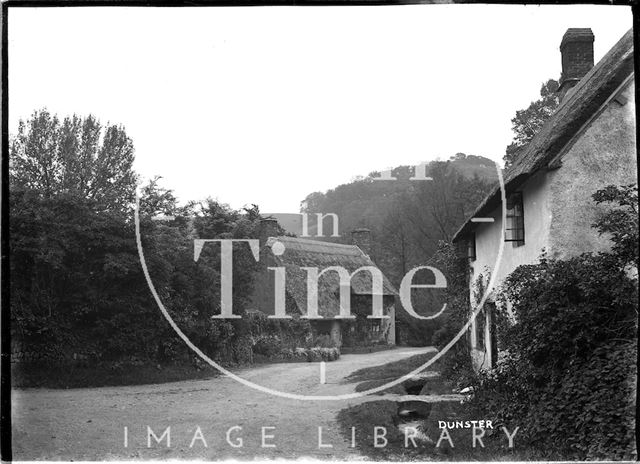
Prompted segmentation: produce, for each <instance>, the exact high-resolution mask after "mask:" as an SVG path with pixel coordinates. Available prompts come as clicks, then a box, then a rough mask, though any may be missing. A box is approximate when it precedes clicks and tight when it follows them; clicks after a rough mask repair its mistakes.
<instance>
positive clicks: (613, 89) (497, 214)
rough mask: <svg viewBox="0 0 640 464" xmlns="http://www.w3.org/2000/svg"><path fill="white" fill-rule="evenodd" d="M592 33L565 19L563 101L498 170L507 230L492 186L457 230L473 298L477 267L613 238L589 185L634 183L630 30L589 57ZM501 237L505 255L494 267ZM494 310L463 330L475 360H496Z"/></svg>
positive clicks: (508, 267) (508, 266)
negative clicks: (599, 221)
mask: <svg viewBox="0 0 640 464" xmlns="http://www.w3.org/2000/svg"><path fill="white" fill-rule="evenodd" d="M593 42H594V36H593V33H592V32H591V29H569V30H567V32H566V34H565V35H564V37H563V38H562V42H561V45H560V51H561V55H562V56H561V58H562V76H561V78H560V88H559V93H560V98H561V102H560V106H559V107H558V108H557V110H556V111H555V113H554V114H553V115H552V116H551V118H550V119H549V120H548V121H547V122H546V123H545V124H544V126H543V127H542V129H541V130H540V131H539V132H538V134H537V135H536V136H535V137H534V138H533V139H532V140H531V142H529V144H528V145H527V146H526V147H524V148H523V149H522V152H521V153H519V156H518V158H517V160H516V161H515V162H514V163H513V165H512V166H511V167H510V168H509V169H508V170H507V171H506V172H505V173H504V183H505V190H506V192H505V193H506V201H507V205H506V208H507V213H506V224H505V227H504V233H503V224H502V204H501V192H500V190H499V189H498V188H496V189H495V190H494V191H493V192H492V193H491V194H490V195H488V196H487V197H486V198H485V199H484V201H483V202H482V203H481V204H480V205H479V206H478V208H477V209H476V210H475V212H474V213H473V215H472V216H471V217H470V218H469V220H467V222H465V223H464V225H463V226H462V227H461V228H460V229H459V230H458V232H457V233H456V234H455V236H454V241H455V242H459V243H466V245H467V248H468V250H469V252H468V254H469V260H470V279H469V282H470V292H471V298H472V301H473V298H474V295H473V293H474V289H475V288H476V287H477V285H478V282H479V280H480V279H481V278H482V277H481V276H484V278H486V277H487V276H488V274H489V273H494V274H495V276H496V278H497V283H500V281H502V280H503V279H504V278H505V277H506V276H508V275H509V274H510V273H511V272H513V270H515V268H516V267H518V266H520V265H522V264H531V263H535V262H536V261H537V260H538V258H539V257H540V255H541V254H542V252H543V250H545V251H546V253H547V254H548V255H549V256H551V257H554V258H560V259H562V258H566V257H571V256H576V255H579V254H581V253H583V252H597V251H606V250H607V249H609V247H610V246H611V242H610V241H609V239H608V238H607V237H604V236H600V235H599V234H598V232H597V231H596V230H595V229H594V228H592V224H593V223H594V222H595V221H596V218H597V216H598V215H599V214H600V213H601V212H602V210H603V208H604V207H601V206H598V205H596V204H595V203H594V202H593V200H592V196H591V195H592V194H593V193H594V192H595V191H596V190H598V189H601V188H603V187H605V186H607V185H612V184H613V185H628V184H634V183H637V161H636V121H635V93H634V59H633V32H632V31H629V32H627V33H626V34H625V35H624V36H623V37H622V38H621V39H620V41H619V42H618V43H617V44H616V45H615V46H614V47H613V48H612V49H611V50H610V51H609V52H608V53H607V54H606V55H605V56H604V57H603V58H602V60H600V62H599V63H598V64H597V65H596V66H595V67H594V66H593V62H594V58H593ZM472 218H477V219H478V218H482V219H483V220H485V222H474V221H473V220H472ZM487 220H490V221H491V222H487ZM501 241H504V242H505V243H504V250H503V256H502V260H501V261H500V263H499V265H498V267H497V268H495V269H494V264H495V262H496V258H497V255H498V249H499V245H500V242H501ZM494 310H495V306H494V303H493V302H491V301H490V299H489V300H488V303H487V304H485V305H484V307H483V309H482V313H480V314H479V315H478V317H477V318H476V319H475V321H474V324H473V326H472V330H471V332H470V334H469V335H470V336H469V341H470V345H471V353H472V357H473V361H474V365H475V367H476V368H477V369H480V368H490V367H492V366H493V365H494V364H495V362H496V360H497V356H498V353H497V341H496V339H495V334H494V330H493V327H492V324H493V315H492V314H493V311H494Z"/></svg>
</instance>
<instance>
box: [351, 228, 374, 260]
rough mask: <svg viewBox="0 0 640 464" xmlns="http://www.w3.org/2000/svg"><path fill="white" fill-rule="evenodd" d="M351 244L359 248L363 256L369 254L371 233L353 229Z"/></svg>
mask: <svg viewBox="0 0 640 464" xmlns="http://www.w3.org/2000/svg"><path fill="white" fill-rule="evenodd" d="M351 243H352V244H353V245H356V246H357V247H358V248H360V249H361V250H362V251H363V253H364V254H365V255H370V254H371V231H370V230H369V229H355V230H353V231H352V232H351Z"/></svg>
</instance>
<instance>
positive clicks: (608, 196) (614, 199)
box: [593, 184, 638, 268]
mask: <svg viewBox="0 0 640 464" xmlns="http://www.w3.org/2000/svg"><path fill="white" fill-rule="evenodd" d="M593 199H594V200H595V202H596V203H597V204H601V203H613V204H615V205H616V206H615V207H613V208H611V209H609V210H608V211H607V212H606V213H604V214H603V215H602V216H600V218H598V220H597V221H596V223H595V224H594V227H595V228H596V229H598V231H599V232H600V233H601V234H611V237H612V240H613V253H614V254H615V255H616V256H617V257H619V258H620V260H621V261H622V262H623V263H624V264H635V266H636V268H637V267H638V186H637V185H636V184H631V185H624V186H621V187H618V186H616V185H609V186H607V187H605V188H604V189H601V190H598V191H597V192H595V193H594V194H593Z"/></svg>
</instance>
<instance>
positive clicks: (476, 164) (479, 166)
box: [449, 153, 498, 181]
mask: <svg viewBox="0 0 640 464" xmlns="http://www.w3.org/2000/svg"><path fill="white" fill-rule="evenodd" d="M449 162H450V163H451V166H453V168H454V169H456V170H457V171H459V172H460V173H461V174H462V175H463V176H465V177H466V178H472V177H473V176H474V175H478V176H479V177H480V178H482V179H487V180H490V181H492V180H495V181H497V180H498V172H497V171H496V163H495V162H493V161H492V160H490V159H489V158H485V157H484V156H476V155H465V154H464V153H457V154H455V155H454V156H452V157H451V158H450V159H449Z"/></svg>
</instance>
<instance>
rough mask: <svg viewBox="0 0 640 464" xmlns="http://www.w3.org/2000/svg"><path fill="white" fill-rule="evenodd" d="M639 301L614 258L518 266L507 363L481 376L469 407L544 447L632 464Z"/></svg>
mask: <svg viewBox="0 0 640 464" xmlns="http://www.w3.org/2000/svg"><path fill="white" fill-rule="evenodd" d="M637 297H638V293H637V280H632V279H630V278H629V277H627V275H626V273H625V271H624V269H623V267H622V265H621V262H620V260H619V259H618V257H617V256H615V255H613V254H600V255H591V254H585V255H582V256H580V257H576V258H572V259H569V260H566V261H559V260H550V259H546V258H544V257H543V258H542V259H541V262H540V264H536V265H527V266H520V267H519V268H517V269H516V270H515V271H514V272H513V273H512V274H511V275H510V276H509V277H508V278H507V279H506V281H505V283H504V285H503V288H502V293H501V294H500V298H499V299H500V301H501V304H500V305H499V307H500V309H499V310H498V314H497V328H498V340H499V343H500V348H501V350H502V353H503V355H504V356H503V358H502V359H501V360H500V362H499V363H498V366H497V368H496V369H494V371H492V372H491V373H485V374H483V375H482V376H481V377H480V378H479V379H478V384H477V388H476V393H475V396H474V399H473V401H472V407H474V408H476V409H478V410H479V411H481V412H483V413H485V414H490V415H491V416H492V418H494V420H496V422H497V423H502V424H505V425H507V426H508V427H509V426H510V427H515V426H520V427H521V432H520V433H521V438H520V439H521V440H524V442H525V443H526V444H528V445H530V446H533V447H535V448H537V449H540V450H542V449H545V448H546V449H556V450H558V451H561V452H562V453H563V455H565V456H571V457H576V458H579V459H632V458H634V457H635V455H636V450H635V445H634V437H633V430H634V427H633V424H634V412H635V411H634V405H633V395H634V392H635V385H634V379H635V375H636V370H635V365H636V346H637V339H636V330H637V329H636V319H637ZM507 305H510V307H511V310H512V315H510V314H509V313H508V311H507V309H506V308H507ZM512 318H515V321H516V322H515V323H513V320H512Z"/></svg>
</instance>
